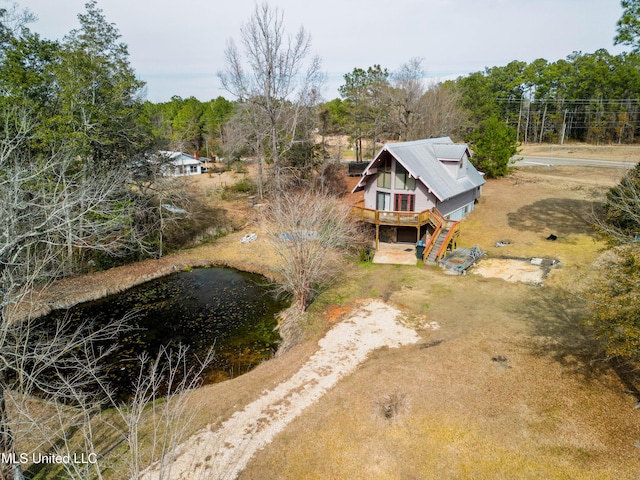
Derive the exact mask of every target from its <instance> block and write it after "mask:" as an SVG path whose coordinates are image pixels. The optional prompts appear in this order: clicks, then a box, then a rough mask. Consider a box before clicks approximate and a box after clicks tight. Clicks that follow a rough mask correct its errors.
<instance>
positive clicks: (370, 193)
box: [364, 159, 437, 212]
mask: <svg viewBox="0 0 640 480" xmlns="http://www.w3.org/2000/svg"><path fill="white" fill-rule="evenodd" d="M397 163H398V162H397V161H396V160H395V159H393V160H392V163H391V188H382V187H378V181H377V180H378V175H379V173H376V174H374V175H371V179H370V180H369V181H368V182H367V184H366V186H365V188H364V207H365V208H370V209H372V210H376V196H377V193H378V192H384V193H388V194H389V195H391V209H392V210H393V205H394V201H393V199H394V198H395V195H396V194H400V195H406V194H410V195H415V204H414V211H416V212H422V211H423V210H431V209H432V208H433V207H434V206H435V205H436V202H437V198H436V196H435V195H433V194H432V193H429V191H428V189H427V187H426V186H425V185H424V184H422V183H421V182H419V181H418V180H417V179H416V187H415V189H413V190H405V189H397V188H396V165H397Z"/></svg>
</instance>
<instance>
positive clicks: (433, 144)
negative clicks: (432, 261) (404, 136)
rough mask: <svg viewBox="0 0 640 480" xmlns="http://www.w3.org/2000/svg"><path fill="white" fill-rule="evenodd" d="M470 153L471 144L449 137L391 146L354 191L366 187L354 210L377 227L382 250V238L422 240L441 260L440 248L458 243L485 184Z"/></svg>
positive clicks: (383, 239)
mask: <svg viewBox="0 0 640 480" xmlns="http://www.w3.org/2000/svg"><path fill="white" fill-rule="evenodd" d="M470 157H471V152H470V150H469V147H468V146H467V145H466V144H456V143H454V142H453V141H452V140H451V138H449V137H441V138H431V139H425V140H416V141H412V142H400V143H388V144H385V145H384V146H383V147H382V149H381V150H380V151H379V152H378V154H377V155H376V156H375V158H374V159H373V160H372V161H371V162H370V163H369V165H367V167H366V168H365V170H364V172H363V173H362V178H361V179H360V181H359V182H358V184H357V185H356V186H355V187H354V189H353V192H357V191H360V190H363V191H364V201H363V202H361V204H359V205H356V206H354V213H356V214H358V215H359V216H360V217H361V219H362V220H363V221H365V222H368V223H372V224H374V225H375V227H376V244H375V245H376V249H377V248H378V245H379V242H380V241H383V242H390V243H403V242H404V243H413V244H415V243H417V242H419V241H422V242H423V243H424V244H425V245H426V250H425V251H426V252H428V253H431V250H433V249H435V248H437V250H436V251H435V252H434V256H435V257H438V259H439V256H438V250H440V249H442V252H440V253H441V254H443V253H444V251H446V248H447V247H450V246H452V245H454V244H455V238H456V237H457V234H458V232H459V228H458V221H459V220H461V219H462V218H463V217H464V216H466V215H468V214H469V213H470V212H471V211H473V208H474V204H475V202H476V200H477V199H478V198H479V197H480V195H481V193H482V186H483V185H484V183H485V180H484V176H483V174H481V173H480V172H478V171H477V170H476V168H475V167H474V166H473V164H472V163H471V162H470V160H469V158H470ZM447 236H448V237H449V238H446V237H447ZM439 241H441V245H437V243H438V242H439ZM429 242H430V243H431V245H430V244H429ZM428 253H427V255H428ZM440 256H441V255H440Z"/></svg>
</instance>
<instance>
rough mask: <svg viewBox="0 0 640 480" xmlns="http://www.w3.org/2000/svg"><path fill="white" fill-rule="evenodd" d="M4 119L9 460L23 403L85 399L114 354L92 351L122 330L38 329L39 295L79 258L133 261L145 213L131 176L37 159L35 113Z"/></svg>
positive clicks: (3, 392) (4, 416)
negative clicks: (138, 217)
mask: <svg viewBox="0 0 640 480" xmlns="http://www.w3.org/2000/svg"><path fill="white" fill-rule="evenodd" d="M0 118H1V119H2V124H1V125H0V198H1V199H2V201H1V202H0V225H2V228H1V229H0V453H2V454H5V456H6V455H11V454H15V453H17V450H16V436H15V435H16V430H13V429H12V427H11V418H10V417H9V412H10V411H19V410H20V408H18V403H16V401H15V399H18V398H27V397H30V396H31V395H33V394H37V395H38V396H40V397H41V398H43V399H46V400H47V401H52V402H66V401H73V400H74V397H75V396H78V395H84V394H83V393H78V392H83V391H84V387H85V386H86V385H87V383H88V382H92V381H93V380H95V379H96V378H97V377H98V373H97V371H96V369H95V367H96V364H97V363H96V362H97V360H98V359H99V358H101V357H102V356H103V355H104V354H105V352H106V350H105V351H103V352H94V351H93V350H92V345H93V342H94V341H96V340H99V341H104V340H106V339H107V338H113V336H114V335H116V333H117V332H118V331H119V330H120V328H121V327H122V324H120V323H118V324H113V325H110V326H108V327H106V328H104V329H94V328H93V325H92V324H91V322H87V323H85V324H83V325H79V326H77V325H76V326H70V325H69V324H66V323H64V322H61V323H60V324H58V325H55V326H54V328H53V330H52V331H47V330H43V329H42V328H40V327H38V323H37V321H36V320H34V316H35V310H37V307H38V305H36V304H34V303H33V301H34V299H36V298H37V297H36V296H34V291H35V287H36V286H37V287H38V289H42V288H46V285H47V283H48V282H49V281H50V280H52V279H55V278H57V277H58V276H60V275H62V274H63V273H64V272H65V269H66V268H67V266H68V265H69V264H70V263H72V262H73V261H74V256H75V255H76V254H77V252H82V251H87V250H93V251H101V252H107V253H109V254H112V255H124V254H127V253H128V252H129V251H131V250H132V249H134V248H137V247H138V246H139V244H138V242H139V241H140V240H141V239H140V238H139V237H138V234H137V233H136V228H135V225H134V219H135V215H134V213H135V208H136V205H135V203H134V202H133V201H130V198H129V197H128V195H127V189H124V188H123V182H122V179H123V178H126V172H124V171H122V170H118V169H116V168H115V167H114V169H113V170H111V171H105V172H103V173H102V174H101V175H99V176H98V175H87V174H86V172H85V171H84V168H85V167H84V166H83V165H82V164H79V162H78V161H77V159H76V157H74V156H73V155H72V154H71V152H70V151H68V150H66V149H65V148H61V149H60V150H58V151H57V152H54V153H52V154H51V155H50V156H49V157H47V158H44V157H35V158H33V157H30V156H29V154H28V150H26V149H25V148H24V144H25V143H26V142H27V141H28V140H29V139H30V136H31V134H32V127H33V124H32V122H31V116H30V114H29V112H28V111H25V110H23V109H20V108H18V107H6V108H5V109H3V110H2V112H0ZM107 350H108V349H107ZM5 458H6V457H5ZM0 472H1V475H2V476H4V477H5V478H22V474H21V469H20V466H19V464H17V463H15V464H9V465H6V464H4V465H0Z"/></svg>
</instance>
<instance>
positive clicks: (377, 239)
mask: <svg viewBox="0 0 640 480" xmlns="http://www.w3.org/2000/svg"><path fill="white" fill-rule="evenodd" d="M379 242H380V225H378V224H377V223H376V252H377V251H378V246H379V245H378V244H379Z"/></svg>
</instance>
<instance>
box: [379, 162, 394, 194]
mask: <svg viewBox="0 0 640 480" xmlns="http://www.w3.org/2000/svg"><path fill="white" fill-rule="evenodd" d="M378 187H380V188H391V159H390V158H387V159H385V160H383V161H382V162H380V166H379V167H378Z"/></svg>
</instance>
